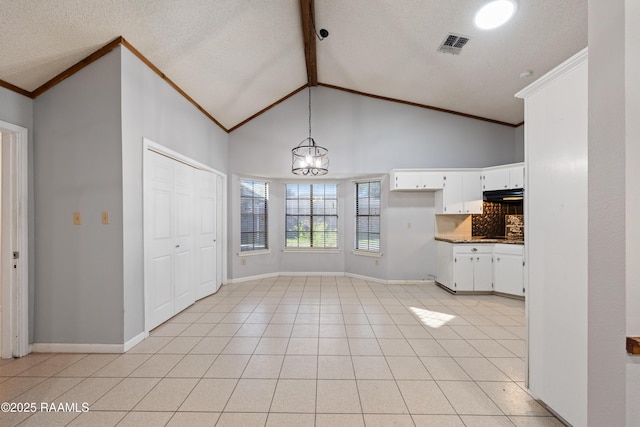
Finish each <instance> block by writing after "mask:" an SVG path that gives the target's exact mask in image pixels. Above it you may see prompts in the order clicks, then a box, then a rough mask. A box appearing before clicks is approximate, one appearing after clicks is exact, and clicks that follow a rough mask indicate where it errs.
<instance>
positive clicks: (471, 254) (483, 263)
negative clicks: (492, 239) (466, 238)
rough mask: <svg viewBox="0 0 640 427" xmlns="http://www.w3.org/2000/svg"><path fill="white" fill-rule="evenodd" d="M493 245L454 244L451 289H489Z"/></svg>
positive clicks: (491, 275)
mask: <svg viewBox="0 0 640 427" xmlns="http://www.w3.org/2000/svg"><path fill="white" fill-rule="evenodd" d="M492 246H493V245H485V244H482V245H464V244H462V245H454V248H453V290H455V291H491V290H492V289H491V287H492V279H493V267H492V265H491V257H492Z"/></svg>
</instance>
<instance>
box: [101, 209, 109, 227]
mask: <svg viewBox="0 0 640 427" xmlns="http://www.w3.org/2000/svg"><path fill="white" fill-rule="evenodd" d="M102 223H103V224H109V212H107V211H102Z"/></svg>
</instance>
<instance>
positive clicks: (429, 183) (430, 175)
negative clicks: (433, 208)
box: [419, 171, 444, 190]
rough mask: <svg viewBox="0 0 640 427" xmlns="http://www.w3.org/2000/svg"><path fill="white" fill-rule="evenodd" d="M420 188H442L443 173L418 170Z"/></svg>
mask: <svg viewBox="0 0 640 427" xmlns="http://www.w3.org/2000/svg"><path fill="white" fill-rule="evenodd" d="M419 185H420V188H421V189H423V190H440V189H442V188H444V174H443V173H442V172H432V171H425V172H420V183H419Z"/></svg>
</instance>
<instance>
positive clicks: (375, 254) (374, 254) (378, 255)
mask: <svg viewBox="0 0 640 427" xmlns="http://www.w3.org/2000/svg"><path fill="white" fill-rule="evenodd" d="M351 253H352V254H354V255H358V256H368V257H372V258H382V253H381V252H369V251H358V250H355V251H352V252H351Z"/></svg>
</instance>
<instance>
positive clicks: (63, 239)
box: [33, 50, 123, 344]
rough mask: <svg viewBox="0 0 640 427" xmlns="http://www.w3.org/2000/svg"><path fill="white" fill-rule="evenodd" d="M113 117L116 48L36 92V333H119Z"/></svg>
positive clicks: (118, 197) (76, 337)
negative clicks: (105, 219)
mask: <svg viewBox="0 0 640 427" xmlns="http://www.w3.org/2000/svg"><path fill="white" fill-rule="evenodd" d="M120 117H121V111H120V54H119V50H115V51H112V52H111V53H109V54H107V55H106V56H104V57H103V58H101V59H100V60H98V61H96V62H94V63H92V64H91V65H89V66H88V67H86V68H84V69H83V70H81V71H80V72H78V73H77V74H75V75H73V76H72V77H71V78H68V79H66V80H65V81H63V82H62V83H60V84H58V85H57V86H55V87H54V88H52V89H50V90H49V91H47V92H46V93H44V94H43V95H41V96H40V97H38V98H37V99H36V100H35V101H34V151H33V161H34V194H35V206H34V208H35V212H36V216H35V236H36V249H35V260H34V261H35V274H36V283H35V319H34V321H35V325H34V342H38V343H97V344H117V343H122V342H123V316H122V296H123V295H122V273H123V265H122V258H123V252H122V216H121V212H122V162H121V158H122V153H121V130H120V129H121V121H120ZM75 211H78V212H81V214H82V225H73V221H72V214H73V212H75ZM102 211H109V212H110V213H111V224H109V225H102V224H101V216H100V214H101V212H102Z"/></svg>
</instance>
